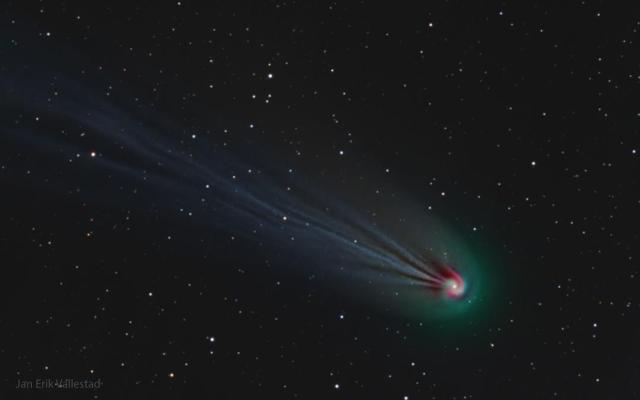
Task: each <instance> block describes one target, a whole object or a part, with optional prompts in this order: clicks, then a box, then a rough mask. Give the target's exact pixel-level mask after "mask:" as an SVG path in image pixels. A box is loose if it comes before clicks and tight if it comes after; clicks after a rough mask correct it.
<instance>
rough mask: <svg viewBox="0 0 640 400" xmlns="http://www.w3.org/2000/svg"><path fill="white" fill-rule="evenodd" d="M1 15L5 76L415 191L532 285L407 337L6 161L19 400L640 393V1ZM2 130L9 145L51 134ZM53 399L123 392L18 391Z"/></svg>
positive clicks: (314, 283) (270, 268) (252, 262)
mask: <svg viewBox="0 0 640 400" xmlns="http://www.w3.org/2000/svg"><path fill="white" fill-rule="evenodd" d="M623 4H624V5H627V6H628V7H625V6H623ZM0 10H1V11H0V15H1V17H2V18H1V20H0V21H1V25H2V30H1V32H2V36H3V37H2V40H1V53H0V68H2V71H6V65H8V63H9V62H11V63H16V62H18V61H15V59H12V57H14V56H13V54H14V53H13V52H14V51H17V50H16V49H20V50H19V51H20V52H21V54H31V55H32V56H33V58H32V60H31V61H29V60H24V59H20V61H19V63H22V64H24V66H25V67H28V68H27V69H28V70H37V71H40V73H41V75H42V74H43V75H44V76H47V71H48V70H49V68H51V69H52V71H53V68H54V67H52V65H55V71H56V72H55V73H54V72H52V73H51V75H50V76H51V77H53V76H54V75H56V74H59V73H60V72H61V71H62V72H64V73H65V74H66V75H67V76H69V77H71V78H73V79H77V80H79V81H82V82H84V83H86V84H88V85H91V86H93V87H97V88H99V90H100V91H101V92H102V95H103V96H104V97H105V98H106V99H110V100H111V101H113V103H114V104H116V105H117V104H124V103H128V104H130V103H131V102H132V101H134V102H136V103H139V104H144V106H145V107H148V108H149V109H153V110H155V111H156V112H158V113H160V114H163V115H166V116H168V117H170V118H171V119H172V120H173V121H176V122H177V123H178V124H179V125H180V126H182V127H183V128H184V130H185V132H187V131H191V130H193V131H198V132H200V131H202V130H205V129H207V124H208V123H209V122H210V121H211V118H214V119H220V120H223V121H233V123H236V124H237V125H242V126H246V125H248V124H249V123H255V124H256V125H257V126H258V127H259V129H260V133H259V134H260V135H261V138H262V140H264V141H265V142H266V143H268V144H269V146H271V148H272V149H275V150H274V151H275V152H276V154H275V155H274V156H273V158H274V159H276V160H280V161H281V163H282V165H283V167H284V168H289V167H294V166H295V167H296V168H300V169H303V170H305V171H306V174H307V175H308V176H310V177H317V178H319V179H320V177H324V178H325V179H327V180H329V181H330V180H336V181H339V182H341V183H343V184H345V185H349V184H350V181H349V180H350V179H356V180H362V181H365V182H368V183H369V184H371V185H374V186H375V185H380V186H385V185H393V186H394V187H395V188H401V189H402V190H404V191H405V192H407V193H410V194H411V195H412V196H414V197H415V198H416V199H418V201H419V202H422V203H424V204H431V205H433V208H434V210H436V212H437V213H438V214H439V216H440V217H441V218H443V219H444V220H448V221H452V223H455V224H457V225H458V226H460V227H461V229H463V230H464V229H467V231H468V232H473V233H469V235H470V237H472V238H473V237H477V238H478V239H477V240H479V241H486V242H487V243H490V244H491V246H492V247H493V248H492V249H491V250H490V251H491V252H492V253H493V254H497V256H498V258H500V259H501V260H502V263H503V264H504V265H503V266H502V267H501V268H497V269H492V270H490V271H487V272H486V274H488V275H489V276H487V277H486V279H489V280H496V282H498V281H499V282H500V284H496V285H495V287H494V289H493V290H494V291H495V293H491V294H487V295H490V296H492V297H493V303H494V304H495V309H490V310H485V311H483V312H482V313H480V312H478V313H474V312H470V313H469V314H464V315H461V316H458V317H456V318H457V319H458V320H457V321H446V320H444V321H415V320H410V319H407V318H405V317H403V316H400V315H390V314H389V313H385V312H384V311H382V310H379V309H378V308H376V307H373V306H371V307H367V304H366V301H365V302H362V301H355V300H353V299H352V298H350V296H348V295H344V294H343V293H341V292H340V291H336V290H334V289H333V287H332V283H331V282H330V280H329V279H325V280H322V279H318V280H315V279H311V278H310V276H309V275H310V273H308V272H307V271H304V270H303V271H302V272H300V271H295V270H296V269H298V270H299V268H297V266H298V264H300V263H303V264H304V263H305V260H304V257H299V256H296V257H295V259H292V258H290V257H288V255H287V254H286V252H283V251H282V250H281V249H270V248H269V246H268V245H264V244H263V243H256V242H252V241H250V240H236V239H235V237H234V236H233V226H230V227H229V230H228V231H227V232H224V231H220V230H215V231H212V230H210V229H208V228H207V226H206V224H197V223H190V222H189V220H187V219H185V218H182V217H179V216H175V215H170V214H171V212H170V211H167V210H163V208H162V206H161V205H160V204H159V203H161V201H160V200H159V201H158V204H156V202H153V204H152V205H150V206H149V207H145V204H140V203H138V204H134V203H132V204H130V205H127V204H122V203H117V204H114V205H111V206H110V205H109V204H108V201H107V202H105V201H95V196H91V195H90V193H87V191H85V190H84V188H85V187H86V186H89V187H93V185H95V184H96V182H95V181H92V179H93V178H92V175H91V172H90V170H87V172H86V174H85V175H84V176H83V177H82V179H77V177H78V175H77V174H75V175H71V174H70V175H67V172H66V171H68V170H69V168H68V166H66V165H63V164H62V163H61V164H60V165H56V164H51V163H48V164H46V165H45V164H43V162H41V160H40V158H39V157H37V156H35V155H33V154H31V153H30V150H29V148H28V147H24V148H20V147H17V146H16V145H15V144H10V142H9V141H8V140H5V138H3V139H2V140H0V182H1V185H2V186H1V187H0V228H1V229H0V265H1V266H2V272H3V273H2V277H1V278H0V282H1V283H2V286H1V287H0V289H1V290H0V296H1V298H2V302H1V303H0V304H2V306H1V307H2V313H1V314H0V360H1V361H0V366H1V367H2V373H1V374H0V377H1V378H2V391H1V392H0V393H1V394H2V395H1V396H0V398H3V399H5V398H6V399H13V398H57V397H55V396H63V397H61V398H76V397H77V398H96V399H125V398H131V399H146V398H149V399H151V398H154V399H155V398H172V399H182V398H211V399H218V398H220V399H262V398H268V399H271V398H273V399H281V398H282V399H286V398H300V399H309V398H318V399H333V398H336V399H338V398H343V399H356V398H375V399H378V398H379V399H399V400H400V399H412V400H413V399H493V398H527V399H529V398H530V399H549V398H559V399H576V398H580V399H586V398H593V399H634V398H640V386H639V385H640V384H639V383H638V382H639V381H640V359H639V357H640V348H639V345H638V342H637V338H638V335H639V334H640V321H639V316H640V314H639V313H640V309H639V307H640V292H639V291H638V287H639V286H638V279H640V277H639V276H638V267H639V263H638V260H639V259H640V254H639V246H638V245H639V240H638V228H637V222H638V212H639V211H640V191H639V187H638V172H639V168H638V157H640V154H639V153H638V152H640V136H639V134H638V132H639V128H640V126H639V122H640V105H639V104H640V103H639V100H640V98H639V94H640V90H639V89H640V88H639V85H640V67H639V66H640V53H638V50H639V49H638V46H637V44H636V40H637V39H638V29H639V28H640V14H639V12H638V11H640V10H638V9H637V7H633V3H632V2H627V3H619V4H617V3H616V2H604V1H599V2H596V1H575V2H574V1H566V2H564V1H563V2H548V3H546V4H545V3H540V2H518V3H516V2H512V3H507V2H485V1H480V2H459V1H432V2H431V1H430V2H416V3H406V4H405V3H387V2H374V1H368V2H365V1H359V2H305V1H283V2H273V1H236V2H215V1H210V2H199V3H198V2H191V1H181V2H175V1H169V2H151V1H149V2H133V1H130V2H122V3H117V4H109V2H89V1H85V2H80V1H78V2H54V1H39V2H36V1H10V2H3V3H2V6H1V8H0ZM65 54H74V56H73V57H70V58H67V57H66V56H65ZM270 74H271V75H270ZM57 89H58V90H61V91H63V90H64V88H57ZM254 96H255V97H254ZM133 97H135V99H134V100H132V98H133ZM0 107H2V108H1V109H0V120H1V123H2V126H7V125H8V124H14V123H16V122H15V121H16V120H19V119H21V118H24V119H32V116H30V115H21V114H20V112H19V110H15V109H8V108H7V107H4V106H3V105H2V104H1V103H0ZM212 115H213V116H215V117H211V116H212ZM43 123H46V121H44V122H43ZM185 132H176V135H178V136H179V135H183V134H186V133H185ZM3 136H4V132H3ZM178 136H177V137H178ZM636 149H637V150H636ZM87 151H89V149H87ZM252 151H255V150H251V149H247V150H246V153H247V154H245V155H244V156H245V157H251V152H252ZM296 151H300V152H301V153H302V154H303V156H302V157H296ZM340 151H343V152H344V153H343V154H340V153H339V152H340ZM85 156H86V155H85ZM256 156H257V155H256ZM387 169H388V170H389V172H385V171H386V170H387ZM368 170H371V171H372V172H371V173H368V172H367V171H368ZM354 171H355V172H354ZM50 175H55V176H57V177H58V178H59V179H60V180H62V181H63V182H64V183H63V184H62V185H60V184H56V185H54V184H49V183H48V182H49V181H48V180H47V179H45V178H46V177H49V176H50ZM80 175H82V174H80ZM378 179H381V180H380V181H376V180H378ZM89 182H91V185H88V183H89ZM103 184H104V185H106V186H109V185H111V186H113V187H114V190H116V191H117V190H118V189H117V188H118V187H119V185H121V183H119V182H117V180H115V179H114V180H105V181H104V183H103ZM87 190H88V191H90V189H87ZM441 192H446V194H447V195H446V197H444V198H443V196H441V195H440V194H441ZM338 195H339V193H338ZM472 227H473V228H475V229H474V230H473V231H472ZM168 236H171V238H172V240H167V237H168ZM450 324H456V326H457V328H456V329H452V328H450V327H449V325H450ZM461 327H462V328H461ZM44 377H52V378H64V377H73V378H76V379H84V378H86V379H95V378H100V379H102V380H103V381H104V386H103V387H102V388H101V389H99V390H96V391H71V392H69V391H65V392H63V391H59V390H49V391H33V390H32V391H29V390H16V389H15V385H16V381H17V379H36V378H44ZM74 396H76V397H74Z"/></svg>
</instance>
